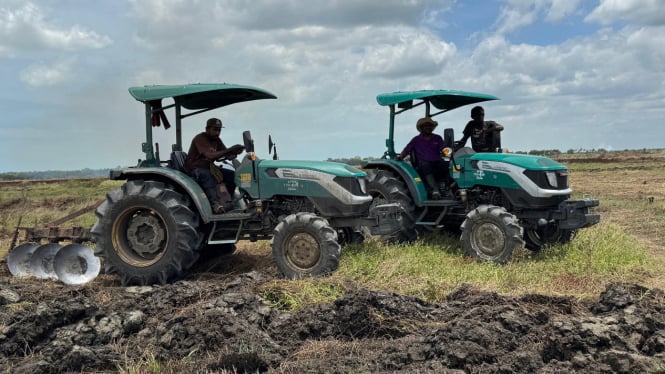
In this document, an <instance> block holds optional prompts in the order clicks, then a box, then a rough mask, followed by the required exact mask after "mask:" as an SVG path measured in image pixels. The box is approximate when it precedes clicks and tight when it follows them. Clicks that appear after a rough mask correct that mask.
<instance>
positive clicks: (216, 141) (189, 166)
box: [185, 132, 226, 173]
mask: <svg viewBox="0 0 665 374" xmlns="http://www.w3.org/2000/svg"><path fill="white" fill-rule="evenodd" d="M225 149H226V146H225V145H224V143H223V142H222V139H220V138H219V137H211V136H209V135H208V134H207V133H205V132H202V133H200V134H198V135H196V136H195V137H194V139H192V145H190V146H189V152H187V159H186V160H185V171H186V172H188V173H189V172H191V171H192V170H194V169H210V163H211V162H213V161H215V159H216V158H218V157H219V151H222V150H225Z"/></svg>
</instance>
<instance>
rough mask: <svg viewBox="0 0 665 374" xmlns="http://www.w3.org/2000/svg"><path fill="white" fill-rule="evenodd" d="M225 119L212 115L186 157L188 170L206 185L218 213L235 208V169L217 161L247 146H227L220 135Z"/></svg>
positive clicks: (201, 184)
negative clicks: (216, 161)
mask: <svg viewBox="0 0 665 374" xmlns="http://www.w3.org/2000/svg"><path fill="white" fill-rule="evenodd" d="M221 132H222V121H221V120H220V119H218V118H210V119H209V120H208V121H207V122H206V129H205V132H202V133H200V134H198V135H196V136H195V137H194V139H192V144H191V145H190V147H189V151H188V152H187V159H186V160H185V172H186V173H187V174H189V175H190V176H191V177H192V178H194V180H196V182H197V183H198V184H199V185H200V186H201V187H202V188H203V191H204V192H205V194H206V196H208V200H210V205H211V206H212V210H213V212H214V213H215V214H220V213H224V212H228V211H229V210H232V209H233V202H232V199H231V194H232V193H233V191H235V188H236V185H235V181H234V179H235V173H234V172H233V170H229V169H225V168H221V167H218V166H217V165H215V163H214V161H215V160H217V159H219V158H220V157H226V158H227V159H232V158H234V157H236V156H237V155H238V154H240V153H242V151H243V150H244V149H245V147H243V146H242V145H240V144H236V145H234V146H232V147H231V148H227V147H226V146H225V145H224V142H222V139H220V137H219V136H220V134H221Z"/></svg>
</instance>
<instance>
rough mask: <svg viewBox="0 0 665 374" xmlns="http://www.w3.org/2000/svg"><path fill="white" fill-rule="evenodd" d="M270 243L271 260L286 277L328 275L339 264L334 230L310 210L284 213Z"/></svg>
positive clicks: (298, 277)
mask: <svg viewBox="0 0 665 374" xmlns="http://www.w3.org/2000/svg"><path fill="white" fill-rule="evenodd" d="M270 244H271V245H272V257H273V260H274V261H275V263H276V264H277V267H278V268H279V270H280V271H281V272H282V274H284V276H285V277H286V278H289V279H300V278H304V277H309V276H315V275H328V274H331V273H332V272H334V271H335V270H337V267H338V266H339V256H340V253H341V246H340V245H339V243H338V242H337V232H336V231H335V229H334V228H332V227H331V226H330V224H328V221H327V220H325V219H323V218H321V217H319V216H317V215H316V214H313V213H296V214H291V215H288V216H286V218H284V220H283V221H282V222H280V223H279V224H278V225H277V226H276V227H275V230H274V235H273V238H272V240H271V241H270Z"/></svg>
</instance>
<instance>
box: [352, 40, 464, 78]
mask: <svg viewBox="0 0 665 374" xmlns="http://www.w3.org/2000/svg"><path fill="white" fill-rule="evenodd" d="M391 41H392V43H390V44H388V43H386V44H379V45H369V46H368V47H367V51H366V53H365V54H364V56H363V58H362V60H361V61H360V65H359V70H360V73H361V74H362V75H369V76H373V75H374V76H381V77H407V76H414V75H422V76H432V75H437V74H438V73H440V72H441V70H442V68H443V66H444V64H445V63H446V62H447V61H449V60H451V59H452V58H453V57H454V56H455V51H456V48H455V45H453V44H449V43H446V42H443V41H441V40H439V39H437V38H435V37H434V36H433V35H428V34H423V33H413V32H409V33H403V34H401V35H396V36H395V38H394V39H393V40H391Z"/></svg>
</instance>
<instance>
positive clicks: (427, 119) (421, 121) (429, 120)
mask: <svg viewBox="0 0 665 374" xmlns="http://www.w3.org/2000/svg"><path fill="white" fill-rule="evenodd" d="M426 123H431V124H433V125H434V128H436V127H437V126H439V123H438V122H436V121H435V120H433V119H432V118H431V117H423V118H421V119H419V120H418V122H416V129H417V130H418V132H422V131H423V126H424V125H425V124H426Z"/></svg>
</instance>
